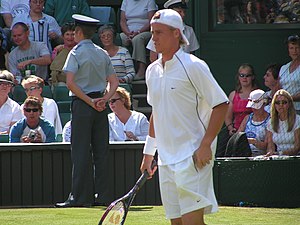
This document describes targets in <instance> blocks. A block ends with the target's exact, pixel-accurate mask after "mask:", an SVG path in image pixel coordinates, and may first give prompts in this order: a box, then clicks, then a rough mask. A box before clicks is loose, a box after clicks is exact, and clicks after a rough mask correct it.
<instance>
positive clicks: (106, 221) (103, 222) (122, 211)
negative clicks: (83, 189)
mask: <svg viewBox="0 0 300 225" xmlns="http://www.w3.org/2000/svg"><path fill="white" fill-rule="evenodd" d="M154 166H156V161H155V160H153V162H152V165H151V167H152V169H153V168H154ZM148 177H149V173H148V172H147V170H145V171H144V173H143V174H142V175H141V176H140V178H139V179H138V181H137V182H136V183H135V185H134V186H133V188H132V189H131V190H130V191H129V192H128V193H127V194H126V195H124V196H123V197H121V198H119V199H117V200H115V201H114V202H112V203H111V204H110V205H109V206H108V208H107V209H106V211H105V212H104V214H103V216H102V218H101V219H100V222H99V224H98V225H123V224H124V222H125V219H126V216H127V213H128V210H129V207H130V206H131V204H132V202H133V200H134V198H135V196H136V194H137V192H138V191H139V190H140V189H141V187H142V186H143V185H144V184H145V182H146V181H147V178H148Z"/></svg>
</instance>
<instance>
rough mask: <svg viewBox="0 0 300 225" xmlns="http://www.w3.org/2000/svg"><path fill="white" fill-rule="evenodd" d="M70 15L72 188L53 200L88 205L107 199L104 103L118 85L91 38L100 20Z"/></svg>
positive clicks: (67, 66) (66, 67)
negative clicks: (72, 40)
mask: <svg viewBox="0 0 300 225" xmlns="http://www.w3.org/2000/svg"><path fill="white" fill-rule="evenodd" d="M72 17H73V19H74V20H75V26H76V27H75V42H76V43H78V44H77V45H76V46H75V47H74V48H73V49H72V50H71V51H70V53H69V55H68V57H67V60H66V62H65V65H64V67H63V71H64V72H65V73H66V76H67V79H66V80H67V86H68V88H69V89H70V91H71V93H72V105H71V108H72V109H71V110H72V122H71V156H72V163H73V170H72V191H71V193H70V195H69V198H68V199H67V200H66V201H65V202H63V203H56V207H78V206H91V205H93V204H95V202H100V201H102V202H105V201H107V200H106V199H105V197H106V196H107V187H106V185H105V184H106V179H105V175H106V174H107V173H108V172H107V168H108V166H107V161H108V143H109V142H108V140H109V130H108V119H107V108H106V102H107V101H108V100H109V99H110V98H111V97H112V96H113V94H114V92H115V90H116V89H117V87H118V84H119V83H118V79H117V77H116V74H115V71H114V69H113V67H112V64H111V61H110V59H109V57H108V55H107V53H106V52H105V51H104V50H103V49H102V48H100V47H99V46H97V45H95V44H93V42H92V41H91V38H92V36H93V34H94V33H95V32H96V30H97V27H98V24H99V22H100V21H99V20H96V19H94V18H90V17H87V16H83V15H78V14H74V15H73V16H72Z"/></svg>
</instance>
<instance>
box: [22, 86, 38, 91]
mask: <svg viewBox="0 0 300 225" xmlns="http://www.w3.org/2000/svg"><path fill="white" fill-rule="evenodd" d="M38 88H40V87H35V86H32V87H30V88H25V92H28V91H34V90H36V89H38Z"/></svg>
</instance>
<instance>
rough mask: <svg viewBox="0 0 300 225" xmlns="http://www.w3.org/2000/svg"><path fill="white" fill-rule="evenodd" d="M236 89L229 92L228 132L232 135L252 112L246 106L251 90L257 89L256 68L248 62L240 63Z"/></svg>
mask: <svg viewBox="0 0 300 225" xmlns="http://www.w3.org/2000/svg"><path fill="white" fill-rule="evenodd" d="M236 80H237V83H236V87H235V90H234V91H232V92H231V93H230V94H229V101H230V103H229V108H228V111H227V114H226V118H225V124H226V126H227V129H228V133H229V135H230V136H232V135H233V134H234V133H235V132H236V131H237V130H238V129H239V127H240V124H241V122H242V121H243V119H244V117H245V116H246V115H248V114H250V113H251V112H252V110H251V109H250V108H246V105H247V104H248V97H249V94H250V92H251V91H253V90H255V89H257V84H256V79H255V73H254V68H253V66H252V65H250V64H248V63H244V64H242V65H240V67H239V69H238V72H237V74H236Z"/></svg>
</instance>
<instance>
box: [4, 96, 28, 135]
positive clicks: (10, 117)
mask: <svg viewBox="0 0 300 225" xmlns="http://www.w3.org/2000/svg"><path fill="white" fill-rule="evenodd" d="M0 115H1V116H0V132H5V131H7V132H9V129H10V125H11V124H12V123H15V122H17V121H18V120H20V119H22V118H23V114H22V110H21V107H20V105H19V104H18V103H17V102H15V101H14V100H12V99H10V98H9V97H8V98H7V100H6V102H5V103H4V104H3V105H2V106H1V107H0Z"/></svg>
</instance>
